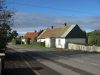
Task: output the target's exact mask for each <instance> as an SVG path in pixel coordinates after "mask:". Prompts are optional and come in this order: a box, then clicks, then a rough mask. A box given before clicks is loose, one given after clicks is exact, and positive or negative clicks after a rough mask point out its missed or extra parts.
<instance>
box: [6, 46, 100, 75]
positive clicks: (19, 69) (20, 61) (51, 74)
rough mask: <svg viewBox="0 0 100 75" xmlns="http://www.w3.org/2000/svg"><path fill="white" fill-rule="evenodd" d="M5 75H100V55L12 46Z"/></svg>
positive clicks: (7, 57)
mask: <svg viewBox="0 0 100 75" xmlns="http://www.w3.org/2000/svg"><path fill="white" fill-rule="evenodd" d="M5 75H100V53H88V52H78V51H77V52H76V51H75V52H72V51H61V50H60V51H55V50H49V49H34V48H29V47H21V46H14V45H10V46H9V48H8V51H7V52H6V59H5Z"/></svg>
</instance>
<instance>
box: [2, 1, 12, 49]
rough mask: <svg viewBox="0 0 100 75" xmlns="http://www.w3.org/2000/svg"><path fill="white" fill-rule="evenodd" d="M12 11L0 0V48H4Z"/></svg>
mask: <svg viewBox="0 0 100 75" xmlns="http://www.w3.org/2000/svg"><path fill="white" fill-rule="evenodd" d="M11 17H12V12H11V11H9V10H8V9H7V7H6V5H5V0H0V50H2V49H4V48H6V45H7V42H8V36H9V33H10V31H11V29H10V25H11Z"/></svg>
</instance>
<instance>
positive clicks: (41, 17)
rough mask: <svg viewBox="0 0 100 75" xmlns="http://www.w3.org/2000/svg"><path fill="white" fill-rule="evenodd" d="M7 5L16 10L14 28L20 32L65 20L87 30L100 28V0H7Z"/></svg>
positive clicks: (61, 22) (54, 24)
mask: <svg viewBox="0 0 100 75" xmlns="http://www.w3.org/2000/svg"><path fill="white" fill-rule="evenodd" d="M7 6H8V8H10V9H12V10H14V11H15V15H14V26H13V29H15V30H17V31H18V33H20V34H23V33H25V32H28V31H34V30H40V29H44V28H47V27H50V26H55V27H56V26H61V25H62V24H63V23H64V22H67V23H68V24H79V26H80V27H81V28H82V29H83V30H86V31H87V32H88V31H91V30H96V29H100V0H7Z"/></svg>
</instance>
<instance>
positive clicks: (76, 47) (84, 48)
mask: <svg viewBox="0 0 100 75" xmlns="http://www.w3.org/2000/svg"><path fill="white" fill-rule="evenodd" d="M68 49H70V50H81V51H90V52H93V51H95V52H100V47H98V46H85V45H79V44H73V43H69V44H68Z"/></svg>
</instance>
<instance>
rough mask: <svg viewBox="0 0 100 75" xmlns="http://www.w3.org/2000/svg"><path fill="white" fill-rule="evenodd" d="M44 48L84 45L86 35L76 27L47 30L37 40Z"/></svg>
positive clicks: (66, 26)
mask: <svg viewBox="0 0 100 75" xmlns="http://www.w3.org/2000/svg"><path fill="white" fill-rule="evenodd" d="M37 42H45V47H56V48H67V45H68V43H78V44H86V33H85V32H84V31H82V30H81V29H80V27H79V26H78V25H69V26H68V25H65V26H63V27H59V28H54V27H52V28H47V29H45V30H44V31H43V32H42V33H41V34H40V35H39V36H38V38H37Z"/></svg>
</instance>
